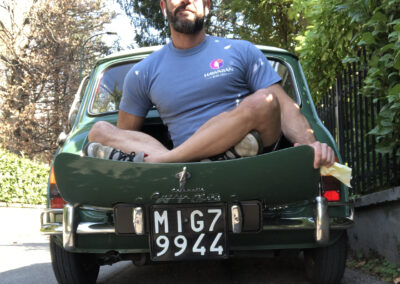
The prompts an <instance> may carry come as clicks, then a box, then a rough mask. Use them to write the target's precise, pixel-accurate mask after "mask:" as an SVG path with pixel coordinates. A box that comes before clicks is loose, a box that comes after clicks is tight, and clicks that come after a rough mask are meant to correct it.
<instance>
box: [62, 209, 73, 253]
mask: <svg viewBox="0 0 400 284" xmlns="http://www.w3.org/2000/svg"><path fill="white" fill-rule="evenodd" d="M75 223H76V221H75V208H74V206H72V205H69V204H66V205H65V206H64V213H63V246H64V248H65V249H66V250H68V249H73V248H74V247H75V228H76V224H75Z"/></svg>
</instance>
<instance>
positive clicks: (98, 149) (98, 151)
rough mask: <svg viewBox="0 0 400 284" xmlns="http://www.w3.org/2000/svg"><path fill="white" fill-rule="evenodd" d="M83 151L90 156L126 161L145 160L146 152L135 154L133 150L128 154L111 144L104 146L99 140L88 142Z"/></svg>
mask: <svg viewBox="0 0 400 284" xmlns="http://www.w3.org/2000/svg"><path fill="white" fill-rule="evenodd" d="M83 152H84V153H85V155H86V156H88V157H93V158H100V159H109V160H113V161H125V162H137V163H139V162H144V152H140V153H138V154H135V152H131V153H130V154H127V153H125V152H122V151H121V150H117V149H114V148H112V147H109V146H104V145H102V144H100V143H97V142H91V143H88V144H87V145H86V146H85V148H84V150H83Z"/></svg>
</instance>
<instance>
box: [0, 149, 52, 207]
mask: <svg viewBox="0 0 400 284" xmlns="http://www.w3.org/2000/svg"><path fill="white" fill-rule="evenodd" d="M49 170H50V169H49V166H48V165H46V164H43V163H39V162H36V161H31V160H29V159H26V158H24V157H20V156H18V155H16V154H12V153H9V152H7V151H5V150H3V149H0V201H2V202H7V203H24V204H46V195H47V181H48V176H49Z"/></svg>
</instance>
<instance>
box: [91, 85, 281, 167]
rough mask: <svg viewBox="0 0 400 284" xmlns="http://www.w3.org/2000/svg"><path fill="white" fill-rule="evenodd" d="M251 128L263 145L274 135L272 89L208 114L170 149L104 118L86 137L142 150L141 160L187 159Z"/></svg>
mask: <svg viewBox="0 0 400 284" xmlns="http://www.w3.org/2000/svg"><path fill="white" fill-rule="evenodd" d="M252 130H256V131H257V132H258V133H260V135H261V138H262V141H263V144H264V146H269V145H271V144H273V143H274V142H275V141H276V140H277V139H278V137H279V135H280V133H281V112H280V106H279V101H278V99H277V97H276V96H275V95H274V93H272V92H270V91H269V92H267V90H265V89H262V90H259V91H257V92H255V93H254V94H252V95H250V96H248V97H246V98H245V99H244V100H243V101H242V102H241V103H240V104H239V106H238V107H237V108H235V109H233V110H231V111H228V112H224V113H221V114H219V115H217V116H215V117H213V118H211V119H210V120H209V121H207V122H206V123H205V124H204V125H203V126H201V127H200V128H199V129H198V130H197V131H196V132H195V133H194V134H193V135H192V136H191V137H190V138H189V139H188V140H186V141H185V142H184V143H182V144H181V145H179V146H178V147H176V148H174V149H172V150H168V149H166V148H165V147H164V146H163V145H162V144H161V143H160V142H159V141H157V140H156V139H154V138H153V137H151V136H150V135H147V134H145V133H143V132H139V131H130V130H122V129H119V128H117V127H115V126H113V125H111V124H109V123H107V122H98V123H96V124H95V125H94V126H93V128H92V130H91V131H90V133H89V141H91V142H99V143H101V144H103V145H108V146H111V147H113V148H117V149H121V150H122V151H124V152H127V153H130V152H140V151H143V152H145V153H146V154H147V157H146V158H145V162H156V163H171V162H187V161H196V160H200V159H203V158H208V157H211V156H214V155H217V154H220V153H223V152H225V151H226V150H227V149H229V148H230V147H232V146H233V145H235V144H237V143H238V142H239V141H240V140H241V139H243V137H244V136H246V134H247V133H249V132H250V131H252Z"/></svg>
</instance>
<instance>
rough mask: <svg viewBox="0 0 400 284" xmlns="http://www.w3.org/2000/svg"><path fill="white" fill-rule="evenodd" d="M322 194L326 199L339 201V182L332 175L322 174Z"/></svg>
mask: <svg viewBox="0 0 400 284" xmlns="http://www.w3.org/2000/svg"><path fill="white" fill-rule="evenodd" d="M322 195H323V196H324V197H325V198H326V199H327V200H328V201H340V182H339V181H338V180H337V179H336V178H334V177H333V176H323V177H322Z"/></svg>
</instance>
